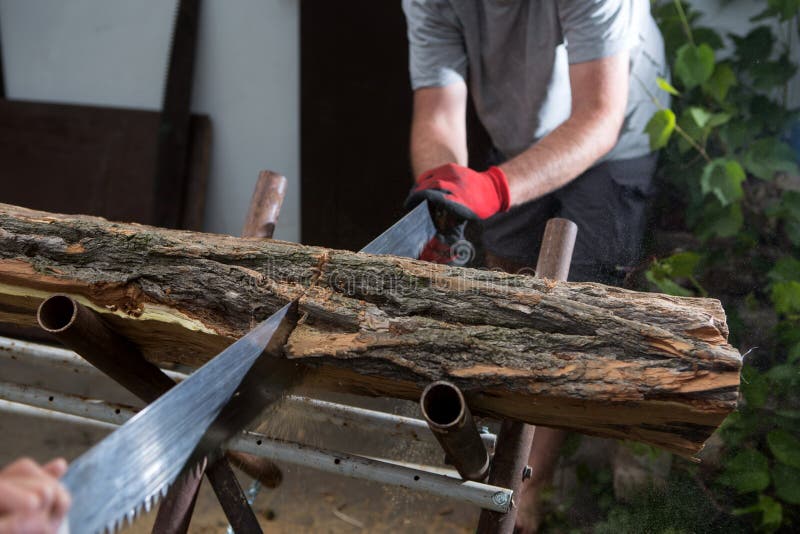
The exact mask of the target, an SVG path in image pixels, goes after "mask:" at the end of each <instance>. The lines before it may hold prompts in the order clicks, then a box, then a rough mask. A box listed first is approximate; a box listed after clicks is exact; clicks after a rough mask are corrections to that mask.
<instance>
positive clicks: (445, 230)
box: [419, 215, 475, 267]
mask: <svg viewBox="0 0 800 534" xmlns="http://www.w3.org/2000/svg"><path fill="white" fill-rule="evenodd" d="M450 217H451V218H452V219H455V216H454V215H451V216H450ZM436 226H437V231H436V233H435V234H434V236H433V237H432V238H431V240H430V241H428V243H427V244H426V245H425V247H424V248H423V249H422V252H421V253H420V255H419V259H421V260H423V261H430V262H433V263H441V264H443V265H454V266H457V267H462V266H464V265H466V264H467V263H469V261H470V260H471V259H472V258H473V257H474V256H475V248H474V247H473V246H472V243H470V242H469V241H467V240H466V238H465V237H464V229H465V227H466V226H467V222H466V221H464V220H460V221H459V220H454V221H453V222H452V224H450V225H443V226H440V225H436Z"/></svg>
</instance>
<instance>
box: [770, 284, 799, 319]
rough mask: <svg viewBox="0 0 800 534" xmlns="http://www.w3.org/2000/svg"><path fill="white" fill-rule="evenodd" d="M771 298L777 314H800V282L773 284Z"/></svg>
mask: <svg viewBox="0 0 800 534" xmlns="http://www.w3.org/2000/svg"><path fill="white" fill-rule="evenodd" d="M770 296H771V299H772V304H773V306H775V312H776V313H780V314H783V315H797V314H800V282H795V281H794V280H790V281H788V282H778V283H776V284H773V285H772V292H771V294H770Z"/></svg>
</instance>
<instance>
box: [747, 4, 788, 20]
mask: <svg viewBox="0 0 800 534" xmlns="http://www.w3.org/2000/svg"><path fill="white" fill-rule="evenodd" d="M798 9H800V0H767V8H766V9H765V10H764V11H762V12H761V13H759V14H758V15H755V16H754V17H752V18H751V19H750V20H752V21H757V20H764V19H767V18H771V17H777V18H778V20H780V21H781V22H786V21H787V20H791V19H792V18H794V17H795V16H796V15H797V11H798Z"/></svg>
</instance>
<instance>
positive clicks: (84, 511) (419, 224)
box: [62, 202, 436, 534]
mask: <svg viewBox="0 0 800 534" xmlns="http://www.w3.org/2000/svg"><path fill="white" fill-rule="evenodd" d="M435 232H436V229H435V227H434V225H433V222H432V220H431V216H430V212H429V210H428V203H427V202H423V203H421V204H420V205H418V206H417V207H416V208H414V209H413V210H411V211H410V212H409V213H408V214H406V215H405V216H404V217H403V218H401V219H400V220H399V221H397V222H396V223H395V224H394V225H392V226H391V227H390V228H389V229H387V230H386V231H385V232H383V233H382V234H381V235H379V236H378V237H377V238H375V239H374V240H373V241H372V242H370V243H369V244H368V245H367V246H366V247H364V248H363V249H361V252H366V253H369V254H393V255H396V256H405V257H410V258H417V257H419V253H420V251H421V250H422V248H423V247H424V246H425V244H426V243H427V242H428V241H429V240H430V239H431V238H432V237H433V235H434V234H435ZM295 307H296V301H294V302H292V303H290V304H287V305H286V306H284V307H283V308H281V309H280V310H278V311H277V312H276V313H275V314H273V315H272V316H270V317H269V318H268V319H267V320H266V321H264V322H262V323H261V324H259V325H258V326H256V328H254V329H253V330H252V331H251V332H250V333H249V334H247V335H246V336H244V337H243V338H241V339H240V340H239V341H237V342H236V343H234V344H233V345H231V346H230V347H228V348H227V349H225V350H224V351H223V352H221V353H220V354H219V355H218V356H216V357H215V358H214V359H212V360H211V361H209V362H208V363H207V364H206V365H204V366H203V367H201V368H200V369H199V370H197V371H196V372H194V373H192V374H191V375H190V376H189V378H187V379H186V380H184V381H183V382H181V383H180V384H178V385H177V386H175V387H174V388H172V389H171V390H170V391H169V392H168V393H166V394H164V395H162V396H161V397H159V398H158V399H157V400H156V401H155V402H153V403H152V404H150V405H149V406H147V407H146V408H145V409H144V410H142V411H141V412H139V413H138V414H137V415H136V416H134V417H133V418H131V419H130V420H129V421H128V422H127V423H125V424H124V425H123V426H121V427H120V428H119V429H117V430H116V431H115V432H113V433H112V434H110V435H109V436H108V437H106V438H105V439H104V440H103V441H101V442H100V443H99V444H98V445H96V446H95V447H93V448H92V449H90V450H89V451H88V452H86V453H85V454H84V455H82V456H81V457H80V458H78V459H77V460H75V461H74V462H73V463H72V464H71V465H70V467H69V470H68V471H67V474H66V475H65V476H64V477H63V479H62V482H63V484H64V485H65V486H66V487H67V489H68V490H69V491H70V493H71V494H72V500H73V505H72V507H71V509H70V512H69V517H68V521H67V523H66V525H67V527H68V529H69V532H71V534H76V533H78V534H80V533H84V532H85V533H88V534H94V533H96V532H103V531H108V532H115V531H116V530H118V529H119V528H120V527H121V526H123V525H125V524H130V523H131V522H132V521H133V520H134V519H135V518H136V517H137V516H138V514H139V513H141V512H149V511H150V509H151V508H152V507H154V506H155V505H156V504H157V503H158V501H159V500H160V499H161V498H162V497H164V496H166V494H167V490H168V489H169V487H170V485H171V484H173V483H174V482H175V480H176V479H177V478H178V477H179V476H181V474H182V473H184V472H187V471H188V470H189V469H192V470H194V471H195V473H198V471H197V470H199V469H203V467H204V465H205V462H206V461H207V458H206V457H207V455H210V454H216V452H215V450H216V449H218V447H219V446H220V445H221V444H223V443H224V442H225V441H227V440H228V439H229V438H230V437H232V436H233V435H234V434H235V433H237V432H239V431H241V430H242V429H243V428H244V427H245V426H246V425H247V424H249V423H250V422H251V421H252V420H253V419H254V418H255V417H256V416H257V415H258V414H259V413H261V412H262V411H263V410H264V409H265V408H266V407H267V406H269V405H270V404H272V403H274V402H275V401H276V400H278V399H279V398H281V397H282V396H283V394H284V393H285V392H286V390H287V389H289V388H290V387H291V386H292V385H293V384H294V383H296V381H297V380H298V379H299V378H300V377H301V376H302V374H301V373H300V372H298V367H299V366H298V364H296V363H294V362H291V361H289V360H286V359H285V358H282V357H276V355H277V354H278V353H279V352H280V350H281V349H282V347H283V346H284V344H285V343H286V340H287V339H288V336H289V334H290V333H291V330H292V328H293V327H294V324H296V320H297V318H296V310H295V309H294V308H295ZM289 315H291V320H287V319H288V317H287V316H289ZM259 356H261V357H259ZM187 407H192V408H191V409H187Z"/></svg>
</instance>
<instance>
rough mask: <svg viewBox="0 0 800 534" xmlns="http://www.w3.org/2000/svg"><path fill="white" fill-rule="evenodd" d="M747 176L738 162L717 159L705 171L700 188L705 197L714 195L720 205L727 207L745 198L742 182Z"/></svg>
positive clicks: (701, 177)
mask: <svg viewBox="0 0 800 534" xmlns="http://www.w3.org/2000/svg"><path fill="white" fill-rule="evenodd" d="M746 178H747V175H746V174H745V173H744V170H743V169H742V166H741V165H739V163H738V162H737V161H736V160H732V159H723V158H719V159H715V160H714V161H712V162H711V163H709V164H708V165H706V167H705V169H703V174H702V175H701V176H700V187H701V189H702V191H703V194H704V195H707V194H709V193H713V194H714V195H715V196H716V197H717V199H718V200H719V202H720V204H722V205H723V206H727V205H729V204H731V203H732V202H734V201H736V200H739V199H740V198H742V196H744V191H743V190H742V182H744V181H745V179H746Z"/></svg>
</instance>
